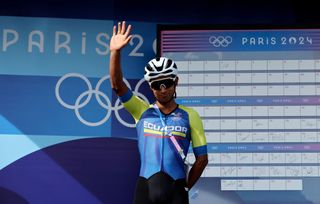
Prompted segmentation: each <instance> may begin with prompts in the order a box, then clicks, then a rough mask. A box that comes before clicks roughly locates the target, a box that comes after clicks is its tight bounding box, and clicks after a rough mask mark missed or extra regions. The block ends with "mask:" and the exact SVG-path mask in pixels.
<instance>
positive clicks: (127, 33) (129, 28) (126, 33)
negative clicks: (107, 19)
mask: <svg viewBox="0 0 320 204" xmlns="http://www.w3.org/2000/svg"><path fill="white" fill-rule="evenodd" d="M131 28H132V26H131V25H129V26H128V28H127V30H126V32H125V34H124V35H125V36H128V35H129V34H130V32H131Z"/></svg>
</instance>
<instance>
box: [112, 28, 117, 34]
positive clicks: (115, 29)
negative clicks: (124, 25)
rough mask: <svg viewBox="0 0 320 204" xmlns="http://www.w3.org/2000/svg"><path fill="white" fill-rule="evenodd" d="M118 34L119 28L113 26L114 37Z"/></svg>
mask: <svg viewBox="0 0 320 204" xmlns="http://www.w3.org/2000/svg"><path fill="white" fill-rule="evenodd" d="M116 33H117V27H116V26H113V33H112V35H115V34H116Z"/></svg>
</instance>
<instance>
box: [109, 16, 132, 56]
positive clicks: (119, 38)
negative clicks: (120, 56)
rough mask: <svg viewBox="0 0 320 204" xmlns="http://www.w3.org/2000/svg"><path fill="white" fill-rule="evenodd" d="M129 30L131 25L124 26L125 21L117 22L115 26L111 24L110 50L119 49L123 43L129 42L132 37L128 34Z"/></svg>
mask: <svg viewBox="0 0 320 204" xmlns="http://www.w3.org/2000/svg"><path fill="white" fill-rule="evenodd" d="M130 32H131V25H129V26H128V27H127V28H126V22H125V21H123V22H122V23H121V22H119V23H118V30H117V26H113V34H112V38H111V40H110V51H115V50H120V49H121V48H123V47H124V46H125V45H127V44H128V43H129V41H130V40H131V38H132V35H129V34H130Z"/></svg>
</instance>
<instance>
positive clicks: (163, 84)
mask: <svg viewBox="0 0 320 204" xmlns="http://www.w3.org/2000/svg"><path fill="white" fill-rule="evenodd" d="M173 85H174V80H172V79H164V80H160V81H154V82H151V84H150V86H151V88H152V89H154V90H160V89H161V88H165V89H168V88H170V87H171V86H173Z"/></svg>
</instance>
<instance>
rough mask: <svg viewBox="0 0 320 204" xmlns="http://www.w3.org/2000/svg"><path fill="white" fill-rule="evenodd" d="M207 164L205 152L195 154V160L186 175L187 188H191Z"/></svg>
mask: <svg viewBox="0 0 320 204" xmlns="http://www.w3.org/2000/svg"><path fill="white" fill-rule="evenodd" d="M207 164H208V155H207V154H205V155H200V156H196V161H195V163H194V164H193V165H192V168H191V170H190V172H189V175H188V182H187V188H188V189H191V188H192V186H193V185H194V184H195V183H196V182H197V181H198V179H199V178H200V176H201V174H202V172H203V170H204V168H205V167H206V166H207Z"/></svg>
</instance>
